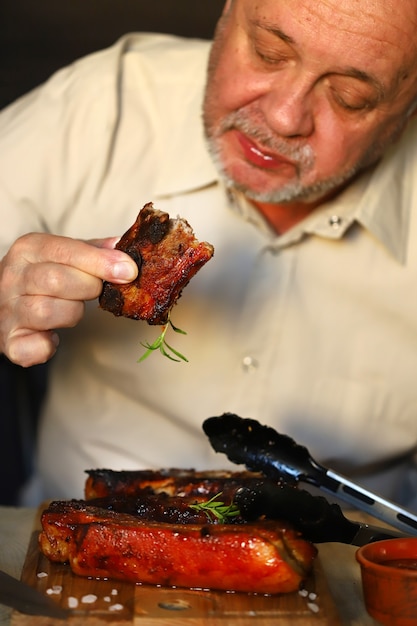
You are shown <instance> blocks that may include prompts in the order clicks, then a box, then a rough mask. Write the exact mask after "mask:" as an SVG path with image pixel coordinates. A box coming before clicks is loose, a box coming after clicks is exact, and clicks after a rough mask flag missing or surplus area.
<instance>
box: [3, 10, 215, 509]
mask: <svg viewBox="0 0 417 626" xmlns="http://www.w3.org/2000/svg"><path fill="white" fill-rule="evenodd" d="M224 2H225V0H0V109H1V108H3V107H5V106H6V105H7V104H9V103H11V102H13V101H14V100H16V99H17V98H18V97H19V96H21V95H23V94H25V93H26V92H27V91H29V90H31V89H32V88H34V87H36V86H37V85H39V84H40V83H42V82H43V81H45V80H46V79H47V78H48V77H49V76H50V75H51V74H52V73H53V72H54V71H55V70H57V69H59V68H60V67H63V66H64V65H67V64H68V63H71V62H72V61H74V60H75V59H77V58H79V57H81V56H84V55H86V54H88V53H90V52H93V51H95V50H98V49H100V48H105V47H107V46H109V45H111V44H112V43H114V42H115V41H116V40H117V39H118V38H119V37H120V36H121V35H123V34H125V33H128V32H133V31H147V32H152V31H153V32H166V33H175V34H178V35H183V36H185V37H202V38H211V36H212V34H213V31H214V27H215V23H216V21H217V19H218V17H219V15H220V13H221V10H222V8H223V5H224ZM47 370H48V366H47V365H40V366H35V367H32V368H28V369H23V368H21V367H18V366H16V365H13V364H12V363H10V362H9V361H8V360H7V359H6V358H5V357H4V356H1V355H0V504H9V505H14V504H17V503H18V495H19V490H20V488H21V486H22V485H23V484H24V482H25V481H26V480H27V478H28V476H29V475H30V473H31V470H32V458H33V446H34V442H35V439H36V430H37V422H38V415H39V411H40V408H41V405H42V399H43V395H44V392H45V389H46V387H47Z"/></svg>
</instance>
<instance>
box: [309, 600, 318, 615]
mask: <svg viewBox="0 0 417 626" xmlns="http://www.w3.org/2000/svg"><path fill="white" fill-rule="evenodd" d="M307 606H308V608H309V609H310V611H312V612H313V613H318V612H319V611H320V608H319V606H318V604H316V603H315V602H307Z"/></svg>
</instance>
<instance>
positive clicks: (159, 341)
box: [138, 317, 188, 363]
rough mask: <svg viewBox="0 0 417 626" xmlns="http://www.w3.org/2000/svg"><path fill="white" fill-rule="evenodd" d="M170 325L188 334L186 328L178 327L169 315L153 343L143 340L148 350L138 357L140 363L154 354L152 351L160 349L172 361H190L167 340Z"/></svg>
mask: <svg viewBox="0 0 417 626" xmlns="http://www.w3.org/2000/svg"><path fill="white" fill-rule="evenodd" d="M169 327H171V328H172V330H174V331H175V332H176V333H180V334H181V335H186V334H187V333H186V332H185V330H181V328H177V327H176V326H174V324H173V323H172V322H171V318H170V317H168V321H167V323H166V324H165V325H164V326H162V332H161V334H160V335H159V336H158V337H157V338H156V339H155V341H154V342H153V343H148V342H146V343H142V342H141V346H143V347H144V348H146V352H144V353H143V354H142V356H141V357H140V358H139V359H138V363H141V362H142V361H144V360H145V359H147V358H148V356H149V355H150V354H152V352H155V350H159V351H160V353H161V354H162V355H163V356H166V357H167V359H171V361H177V362H178V363H179V362H180V361H186V362H187V363H188V359H187V357H185V356H184V355H183V354H181V352H178V350H175V348H173V347H172V346H170V345H169V344H168V343H167V342H166V340H165V335H166V332H167V330H168V328H169Z"/></svg>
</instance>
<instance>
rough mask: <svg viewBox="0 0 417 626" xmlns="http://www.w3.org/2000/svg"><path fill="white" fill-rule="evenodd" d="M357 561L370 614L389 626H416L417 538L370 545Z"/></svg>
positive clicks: (390, 540)
mask: <svg viewBox="0 0 417 626" xmlns="http://www.w3.org/2000/svg"><path fill="white" fill-rule="evenodd" d="M356 559H357V561H358V562H359V564H360V567H361V574H362V585H363V594H364V600H365V605H366V609H367V611H368V613H369V614H370V615H371V616H372V617H373V618H375V619H376V620H378V621H379V622H381V624H384V625H385V626H416V625H417V537H413V538H404V539H387V540H385V541H376V542H375V543H369V544H367V545H366V546H363V547H362V548H359V550H357V552H356Z"/></svg>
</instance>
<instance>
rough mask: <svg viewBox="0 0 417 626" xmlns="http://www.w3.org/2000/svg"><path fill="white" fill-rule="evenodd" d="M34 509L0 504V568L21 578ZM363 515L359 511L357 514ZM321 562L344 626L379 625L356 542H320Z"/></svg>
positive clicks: (1, 611) (1, 612) (2, 621)
mask: <svg viewBox="0 0 417 626" xmlns="http://www.w3.org/2000/svg"><path fill="white" fill-rule="evenodd" d="M35 518H36V510H35V509H27V508H13V507H0V569H3V570H4V571H6V572H7V573H8V574H11V575H12V576H15V577H16V578H20V573H21V570H22V566H23V562H24V559H25V556H26V550H27V547H28V543H29V539H30V535H31V532H32V530H33V527H34V524H35ZM355 518H356V519H359V518H360V515H359V514H356V515H355ZM367 521H369V520H367ZM318 548H319V554H320V558H321V563H322V566H323V569H324V571H325V574H326V578H327V580H328V584H329V587H330V590H331V592H332V594H333V596H334V598H335V601H336V605H337V607H338V609H339V613H340V617H341V620H342V623H343V625H344V626H378V623H377V622H376V621H375V620H373V619H372V618H371V617H370V616H369V615H368V614H367V612H366V609H365V606H364V603H363V597H362V585H361V579H360V570H359V565H358V564H357V562H356V559H355V552H356V550H357V548H356V547H354V546H347V545H343V544H338V543H327V544H321V545H319V546H318ZM10 615H11V609H9V608H7V607H5V606H3V605H2V604H0V626H8V625H9V624H10Z"/></svg>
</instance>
